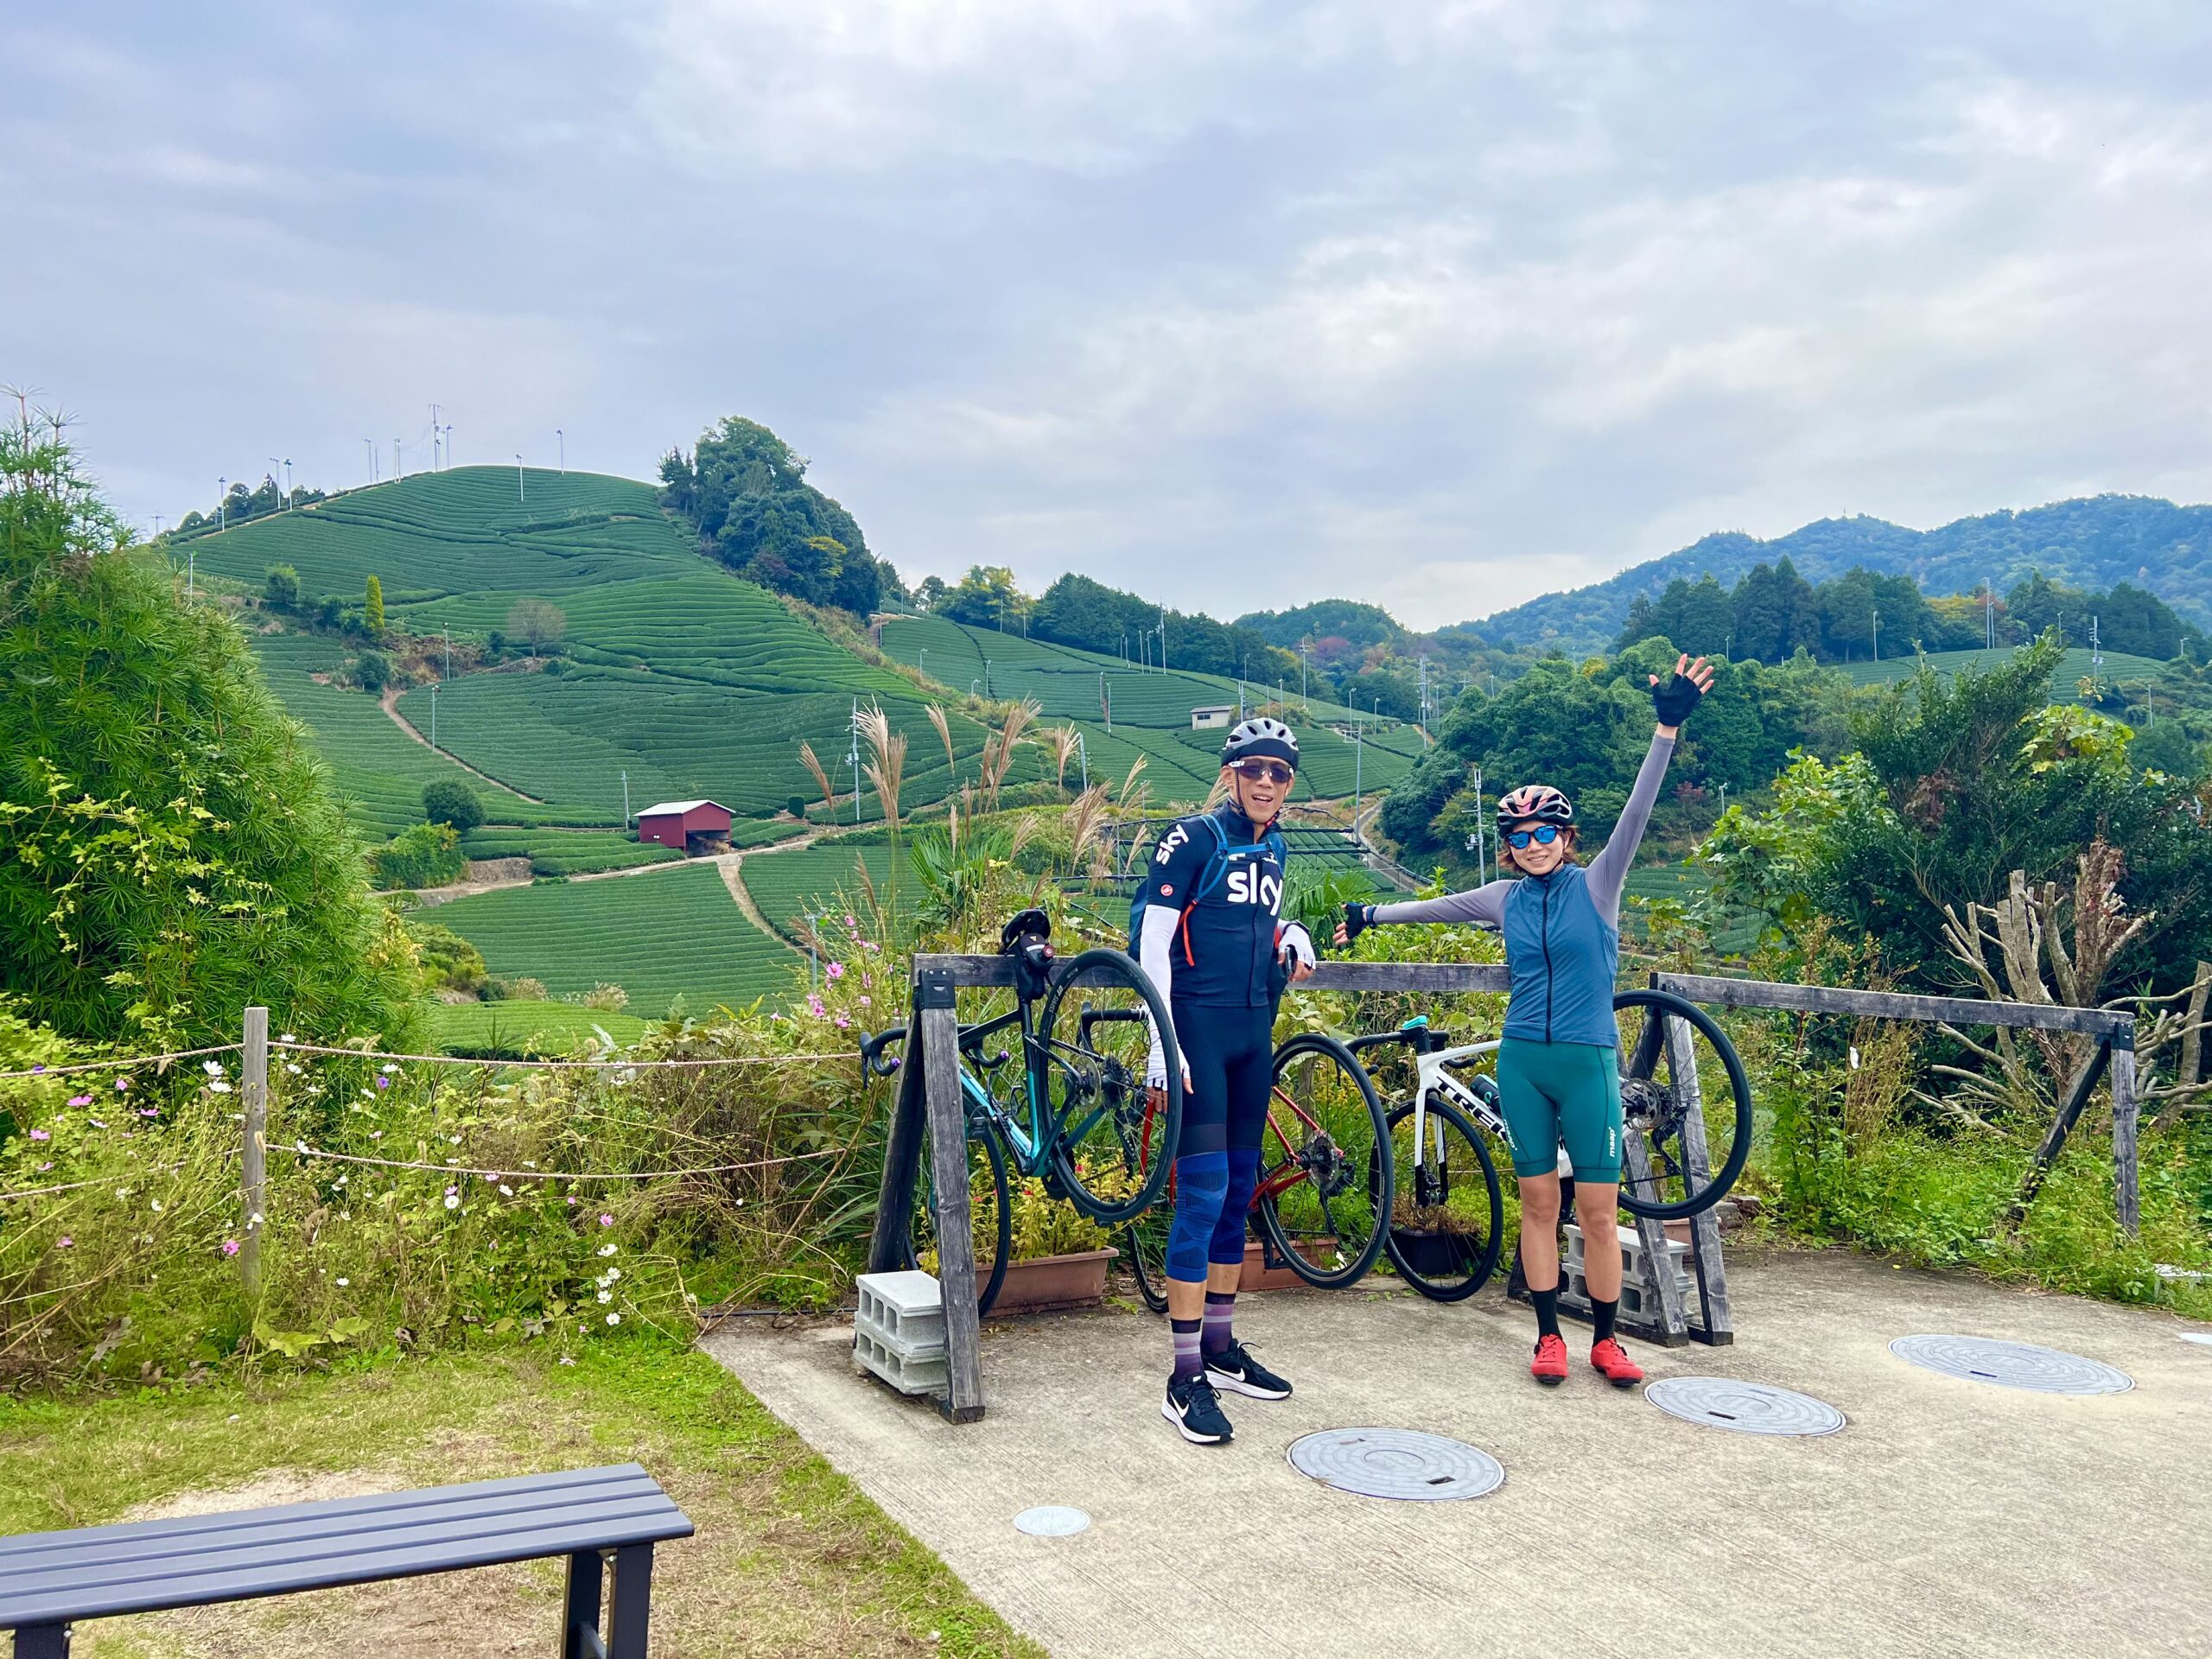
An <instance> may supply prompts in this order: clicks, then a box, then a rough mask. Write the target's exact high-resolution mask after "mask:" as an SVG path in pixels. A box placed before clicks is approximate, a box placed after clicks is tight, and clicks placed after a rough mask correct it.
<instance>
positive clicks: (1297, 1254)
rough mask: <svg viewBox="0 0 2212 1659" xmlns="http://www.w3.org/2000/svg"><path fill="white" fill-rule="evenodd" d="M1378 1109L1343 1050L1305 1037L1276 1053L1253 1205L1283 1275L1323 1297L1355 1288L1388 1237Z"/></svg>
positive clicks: (1392, 1171) (1388, 1175)
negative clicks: (1284, 1266) (1325, 1293)
mask: <svg viewBox="0 0 2212 1659" xmlns="http://www.w3.org/2000/svg"><path fill="white" fill-rule="evenodd" d="M1389 1141H1390V1132H1389V1127H1388V1126H1387V1125H1386V1124H1385V1123H1384V1122H1383V1103H1382V1101H1381V1100H1380V1099H1378V1098H1377V1097H1376V1093H1375V1085H1374V1084H1373V1083H1371V1082H1370V1081H1369V1080H1368V1076H1367V1073H1366V1071H1364V1070H1363V1068H1362V1067H1361V1065H1360V1064H1359V1062H1358V1061H1357V1059H1355V1058H1352V1054H1351V1050H1350V1049H1348V1048H1346V1047H1345V1046H1344V1045H1343V1044H1342V1043H1340V1042H1338V1040H1337V1039H1335V1038H1333V1037H1325V1036H1323V1035H1322V1034H1321V1033H1319V1032H1307V1033H1304V1034H1302V1035H1300V1036H1297V1037H1294V1038H1292V1039H1290V1040H1289V1041H1288V1042H1287V1043H1285V1044H1284V1045H1283V1046H1281V1048H1279V1049H1277V1050H1276V1051H1275V1058H1274V1087H1273V1089H1272V1090H1271V1091H1270V1095H1269V1098H1268V1122H1267V1127H1266V1128H1265V1129H1264V1130H1263V1131H1262V1139H1261V1142H1260V1185H1259V1191H1258V1193H1257V1196H1256V1198H1255V1205H1254V1207H1255V1209H1257V1210H1258V1211H1259V1214H1260V1230H1261V1231H1262V1234H1264V1235H1265V1236H1266V1238H1267V1241H1268V1243H1269V1244H1271V1245H1273V1246H1274V1250H1275V1253H1276V1254H1277V1255H1280V1256H1281V1257H1283V1258H1284V1260H1285V1261H1286V1262H1287V1264H1288V1266H1289V1268H1290V1270H1291V1271H1292V1272H1293V1273H1294V1274H1297V1275H1298V1276H1299V1277H1300V1279H1303V1280H1304V1281H1306V1283H1307V1284H1309V1285H1313V1286H1315V1287H1318V1288H1319V1289H1322V1290H1341V1289H1343V1288H1344V1287H1345V1286H1347V1285H1351V1284H1357V1282H1358V1281H1359V1280H1360V1277H1361V1276H1362V1275H1363V1274H1365V1273H1366V1271H1367V1270H1368V1269H1369V1268H1371V1267H1373V1266H1374V1265H1375V1258H1376V1256H1378V1255H1382V1254H1383V1245H1384V1243H1386V1242H1387V1241H1388V1239H1389V1217H1390V1205H1391V1202H1392V1199H1393V1197H1394V1195H1395V1192H1396V1191H1397V1172H1396V1168H1395V1165H1394V1164H1393V1163H1392V1162H1391V1160H1390V1159H1389V1157H1388V1155H1387V1154H1385V1153H1384V1151H1383V1148H1384V1147H1387V1146H1389Z"/></svg>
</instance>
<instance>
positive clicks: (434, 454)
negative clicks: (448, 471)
mask: <svg viewBox="0 0 2212 1659" xmlns="http://www.w3.org/2000/svg"><path fill="white" fill-rule="evenodd" d="M439 436H440V434H439V431H438V406H437V405H436V404H431V405H430V470H431V471H432V472H434V473H435V472H436V471H437V470H438V438H439Z"/></svg>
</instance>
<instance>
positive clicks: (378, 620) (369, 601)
mask: <svg viewBox="0 0 2212 1659" xmlns="http://www.w3.org/2000/svg"><path fill="white" fill-rule="evenodd" d="M361 626H363V627H365V628H366V629H367V630H368V632H369V638H370V639H383V638H384V583H382V582H378V580H377V579H376V578H375V577H374V576H371V577H370V578H369V581H368V592H367V595H366V597H365V599H364V600H363V601H362V605H361Z"/></svg>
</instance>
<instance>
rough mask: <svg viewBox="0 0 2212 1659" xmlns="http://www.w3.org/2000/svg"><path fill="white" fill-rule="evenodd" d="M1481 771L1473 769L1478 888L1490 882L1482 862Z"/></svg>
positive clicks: (1476, 879)
mask: <svg viewBox="0 0 2212 1659" xmlns="http://www.w3.org/2000/svg"><path fill="white" fill-rule="evenodd" d="M1483 842H1484V836H1483V769H1482V768H1481V767H1480V766H1477V767H1476V768H1475V885H1476V886H1478V887H1480V886H1481V885H1482V884H1483V883H1484V882H1485V881H1487V880H1490V876H1489V874H1487V873H1486V872H1487V867H1486V866H1485V865H1484V862H1483Z"/></svg>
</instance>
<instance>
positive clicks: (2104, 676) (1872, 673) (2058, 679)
mask: <svg viewBox="0 0 2212 1659" xmlns="http://www.w3.org/2000/svg"><path fill="white" fill-rule="evenodd" d="M2104 658H2105V659H2104V663H2103V665H2102V666H2101V667H2100V666H2097V665H2096V664H2094V663H2093V662H2092V661H2091V658H2090V655H2089V653H2088V652H2086V651H2080V650H2075V651H2069V652H2067V653H2066V655H2065V656H2064V657H2063V658H2060V659H2059V664H2058V667H2057V668H2056V670H2055V671H2053V672H2052V674H2051V677H2050V689H2051V691H2052V693H2053V695H2055V696H2058V697H2060V698H2061V699H2063V700H2064V701H2067V702H2071V701H2073V699H2074V689H2075V686H2076V685H2077V684H2079V683H2081V682H2082V680H2083V679H2085V678H2087V677H2088V676H2090V675H2091V674H2093V673H2094V675H2095V676H2096V677H2098V678H2100V679H2101V680H2102V681H2103V682H2104V683H2106V684H2107V685H2108V686H2109V685H2113V684H2117V683H2119V682H2120V681H2122V680H2140V679H2146V678H2151V677H2155V676H2156V675H2157V674H2158V671H2159V670H2160V669H2161V668H2163V667H2164V664H2162V663H2160V662H2158V660H2157V659H2155V658H2150V657H2131V656H2129V655H2128V654H2127V653H2126V652H2119V651H2108V652H2105V653H2104ZM1923 661H1924V662H1926V663H1927V664H1928V665H1929V667H1930V668H1932V669H1934V670H1935V671H1936V672H1937V673H1939V674H1953V673H1956V672H1957V671H1959V670H1960V669H1961V668H1981V669H1987V668H2001V667H2003V666H2004V665H2005V664H2006V663H2009V662H2011V661H2012V646H2010V645H2000V646H1999V647H1998V648H1997V649H1996V650H1995V651H1939V652H1935V653H1934V654H1933V655H1931V656H1929V657H1926V658H1921V657H1914V656H1910V655H1907V656H1904V657H1891V658H1886V659H1885V660H1884V661H1882V662H1878V663H1853V664H1849V665H1847V667H1846V668H1845V670H1844V671H1845V672H1846V673H1847V674H1848V675H1850V676H1851V680H1852V683H1853V684H1854V685H1889V684H1891V683H1895V682H1896V681H1898V680H1902V679H1905V678H1908V677H1910V676H1911V675H1913V674H1915V673H1917V672H1918V671H1919V668H1920V664H1922V663H1923Z"/></svg>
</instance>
